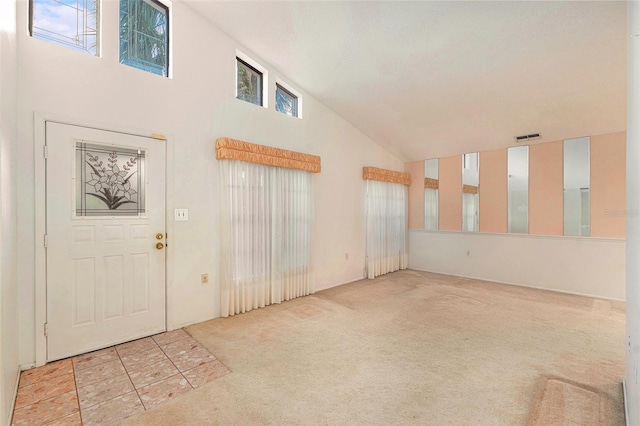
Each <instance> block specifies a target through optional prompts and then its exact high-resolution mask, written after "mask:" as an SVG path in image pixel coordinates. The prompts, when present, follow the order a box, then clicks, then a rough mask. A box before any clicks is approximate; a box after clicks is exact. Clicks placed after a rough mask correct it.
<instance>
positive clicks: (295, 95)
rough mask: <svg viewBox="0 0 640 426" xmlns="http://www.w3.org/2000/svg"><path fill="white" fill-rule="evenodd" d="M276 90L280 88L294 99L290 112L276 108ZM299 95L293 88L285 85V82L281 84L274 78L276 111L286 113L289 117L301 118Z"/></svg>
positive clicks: (276, 104)
mask: <svg viewBox="0 0 640 426" xmlns="http://www.w3.org/2000/svg"><path fill="white" fill-rule="evenodd" d="M278 90H281V91H282V92H284V94H285V95H287V96H289V97H291V98H293V99H294V107H293V111H292V114H291V115H289V114H287V113H286V112H284V111H280V110H279V109H278ZM300 99H301V97H300V95H299V94H298V93H295V92H294V90H292V89H291V88H289V87H288V86H286V85H285V84H283V83H282V82H281V81H279V80H276V102H275V106H276V111H277V112H279V113H281V114H284V115H287V116H289V117H295V118H302V117H301V114H300V104H301V102H300Z"/></svg>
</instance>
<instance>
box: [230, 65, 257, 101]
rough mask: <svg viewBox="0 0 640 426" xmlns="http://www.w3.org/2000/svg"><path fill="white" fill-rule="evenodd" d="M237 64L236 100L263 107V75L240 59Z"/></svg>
mask: <svg viewBox="0 0 640 426" xmlns="http://www.w3.org/2000/svg"><path fill="white" fill-rule="evenodd" d="M236 62H237V73H238V75H237V77H238V78H237V80H238V83H237V84H238V86H237V88H236V91H237V93H236V98H238V99H242V100H243V101H247V102H251V103H252V104H256V105H260V106H262V73H261V72H260V71H258V70H257V69H255V68H254V67H252V66H251V65H249V64H248V63H246V62H245V61H243V60H242V59H240V58H238V57H236Z"/></svg>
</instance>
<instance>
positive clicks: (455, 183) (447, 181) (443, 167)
mask: <svg viewBox="0 0 640 426" xmlns="http://www.w3.org/2000/svg"><path fill="white" fill-rule="evenodd" d="M481 167H482V166H481ZM438 177H439V189H438V197H439V200H438V229H441V230H443V231H461V230H462V156H460V155H456V156H453V157H446V158H441V159H440V160H439V163H438Z"/></svg>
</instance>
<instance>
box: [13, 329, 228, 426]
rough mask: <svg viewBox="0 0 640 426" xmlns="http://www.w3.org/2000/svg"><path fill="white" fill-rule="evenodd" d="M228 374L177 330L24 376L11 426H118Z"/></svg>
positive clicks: (186, 335) (221, 366) (34, 371)
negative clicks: (134, 416) (131, 417)
mask: <svg viewBox="0 0 640 426" xmlns="http://www.w3.org/2000/svg"><path fill="white" fill-rule="evenodd" d="M228 373H230V370H229V369H228V368H227V367H226V366H225V365H224V364H222V363H221V362H220V361H218V360H217V359H216V358H215V356H213V355H212V354H211V353H210V352H209V351H208V350H206V349H205V348H203V347H202V346H201V345H200V344H199V343H198V342H197V341H196V340H195V339H193V338H192V337H191V336H189V334H187V333H186V332H185V331H184V330H182V329H179V330H174V331H170V332H168V333H162V334H157V335H155V336H151V337H146V338H144V339H139V340H134V341H132V342H128V343H124V344H121V345H118V346H113V347H110V348H107V349H102V350H99V351H96V352H91V353H88V354H84V355H79V356H76V357H73V358H68V359H64V360H61V361H56V362H52V363H49V364H47V365H44V366H42V367H38V368H33V369H31V370H27V371H23V372H22V374H21V375H20V384H19V386H18V395H17V398H16V404H15V409H14V412H13V419H12V422H11V424H12V425H108V424H114V423H117V422H119V421H121V420H123V419H125V418H127V417H129V416H132V415H134V414H137V413H140V412H142V411H144V410H148V409H150V408H152V407H154V406H156V405H158V404H161V403H163V402H164V401H166V400H168V399H171V398H174V397H176V396H178V395H181V394H183V393H185V392H189V391H190V390H192V389H194V388H197V387H198V386H202V385H203V384H205V383H208V382H210V381H212V380H215V379H217V378H219V377H222V376H224V375H226V374H228Z"/></svg>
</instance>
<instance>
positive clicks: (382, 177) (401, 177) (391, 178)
mask: <svg viewBox="0 0 640 426" xmlns="http://www.w3.org/2000/svg"><path fill="white" fill-rule="evenodd" d="M362 178H363V179H364V180H378V181H381V182H391V183H401V184H402V185H407V186H408V185H411V175H410V174H409V173H402V172H394V171H393V170H387V169H379V168H377V167H363V168H362Z"/></svg>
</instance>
